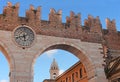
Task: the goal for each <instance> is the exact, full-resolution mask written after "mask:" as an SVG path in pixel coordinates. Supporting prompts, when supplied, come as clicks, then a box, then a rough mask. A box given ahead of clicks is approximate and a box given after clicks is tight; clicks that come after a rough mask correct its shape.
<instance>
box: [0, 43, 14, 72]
mask: <svg viewBox="0 0 120 82" xmlns="http://www.w3.org/2000/svg"><path fill="white" fill-rule="evenodd" d="M0 51H1V52H2V53H3V55H4V56H5V58H6V60H7V62H8V64H9V69H10V71H12V69H13V68H14V58H13V56H12V55H10V51H9V49H8V48H7V46H6V45H5V44H4V43H3V42H2V41H0Z"/></svg>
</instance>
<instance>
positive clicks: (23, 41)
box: [12, 25, 36, 49]
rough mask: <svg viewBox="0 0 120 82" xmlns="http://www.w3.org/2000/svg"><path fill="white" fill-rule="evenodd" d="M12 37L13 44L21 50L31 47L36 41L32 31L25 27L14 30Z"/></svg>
mask: <svg viewBox="0 0 120 82" xmlns="http://www.w3.org/2000/svg"><path fill="white" fill-rule="evenodd" d="M12 36H13V41H14V42H15V44H16V45H17V46H19V47H22V48H23V49H25V48H29V47H31V46H32V45H33V44H34V43H35V40H36V34H35V32H34V30H33V29H32V28H31V27H29V26H26V25H21V26H18V27H17V28H15V29H14V30H13V34H12Z"/></svg>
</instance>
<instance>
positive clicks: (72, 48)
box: [32, 41, 96, 82]
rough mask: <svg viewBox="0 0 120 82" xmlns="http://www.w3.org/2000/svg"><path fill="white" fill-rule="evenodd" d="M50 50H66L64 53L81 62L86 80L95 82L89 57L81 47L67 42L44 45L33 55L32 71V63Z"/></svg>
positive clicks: (93, 70)
mask: <svg viewBox="0 0 120 82" xmlns="http://www.w3.org/2000/svg"><path fill="white" fill-rule="evenodd" d="M52 49H63V50H66V51H68V52H71V53H72V54H74V55H75V56H76V57H78V58H79V59H80V60H81V62H82V63H83V65H84V66H85V69H86V72H87V76H88V80H89V79H92V81H94V82H96V81H95V80H96V79H94V80H93V78H95V77H96V73H95V72H96V69H95V67H94V64H93V61H92V59H91V58H90V57H89V55H87V54H86V52H85V50H84V49H82V47H79V46H77V45H76V44H74V43H71V42H67V41H65V42H54V43H52V44H46V46H45V47H44V48H42V49H40V51H39V52H38V53H37V55H35V57H34V59H33V62H32V70H33V69H34V63H35V61H36V59H37V58H38V57H39V56H40V55H41V54H42V53H44V52H45V51H48V50H52ZM92 81H89V82H92Z"/></svg>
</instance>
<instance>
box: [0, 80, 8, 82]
mask: <svg viewBox="0 0 120 82" xmlns="http://www.w3.org/2000/svg"><path fill="white" fill-rule="evenodd" d="M0 82H8V81H7V80H0Z"/></svg>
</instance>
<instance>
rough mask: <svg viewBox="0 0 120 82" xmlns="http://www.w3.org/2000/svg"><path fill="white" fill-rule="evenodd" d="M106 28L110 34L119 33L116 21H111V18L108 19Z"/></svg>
mask: <svg viewBox="0 0 120 82" xmlns="http://www.w3.org/2000/svg"><path fill="white" fill-rule="evenodd" d="M106 27H107V29H108V31H109V33H115V32H117V30H116V22H115V20H112V21H111V20H110V19H109V18H107V19H106Z"/></svg>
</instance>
